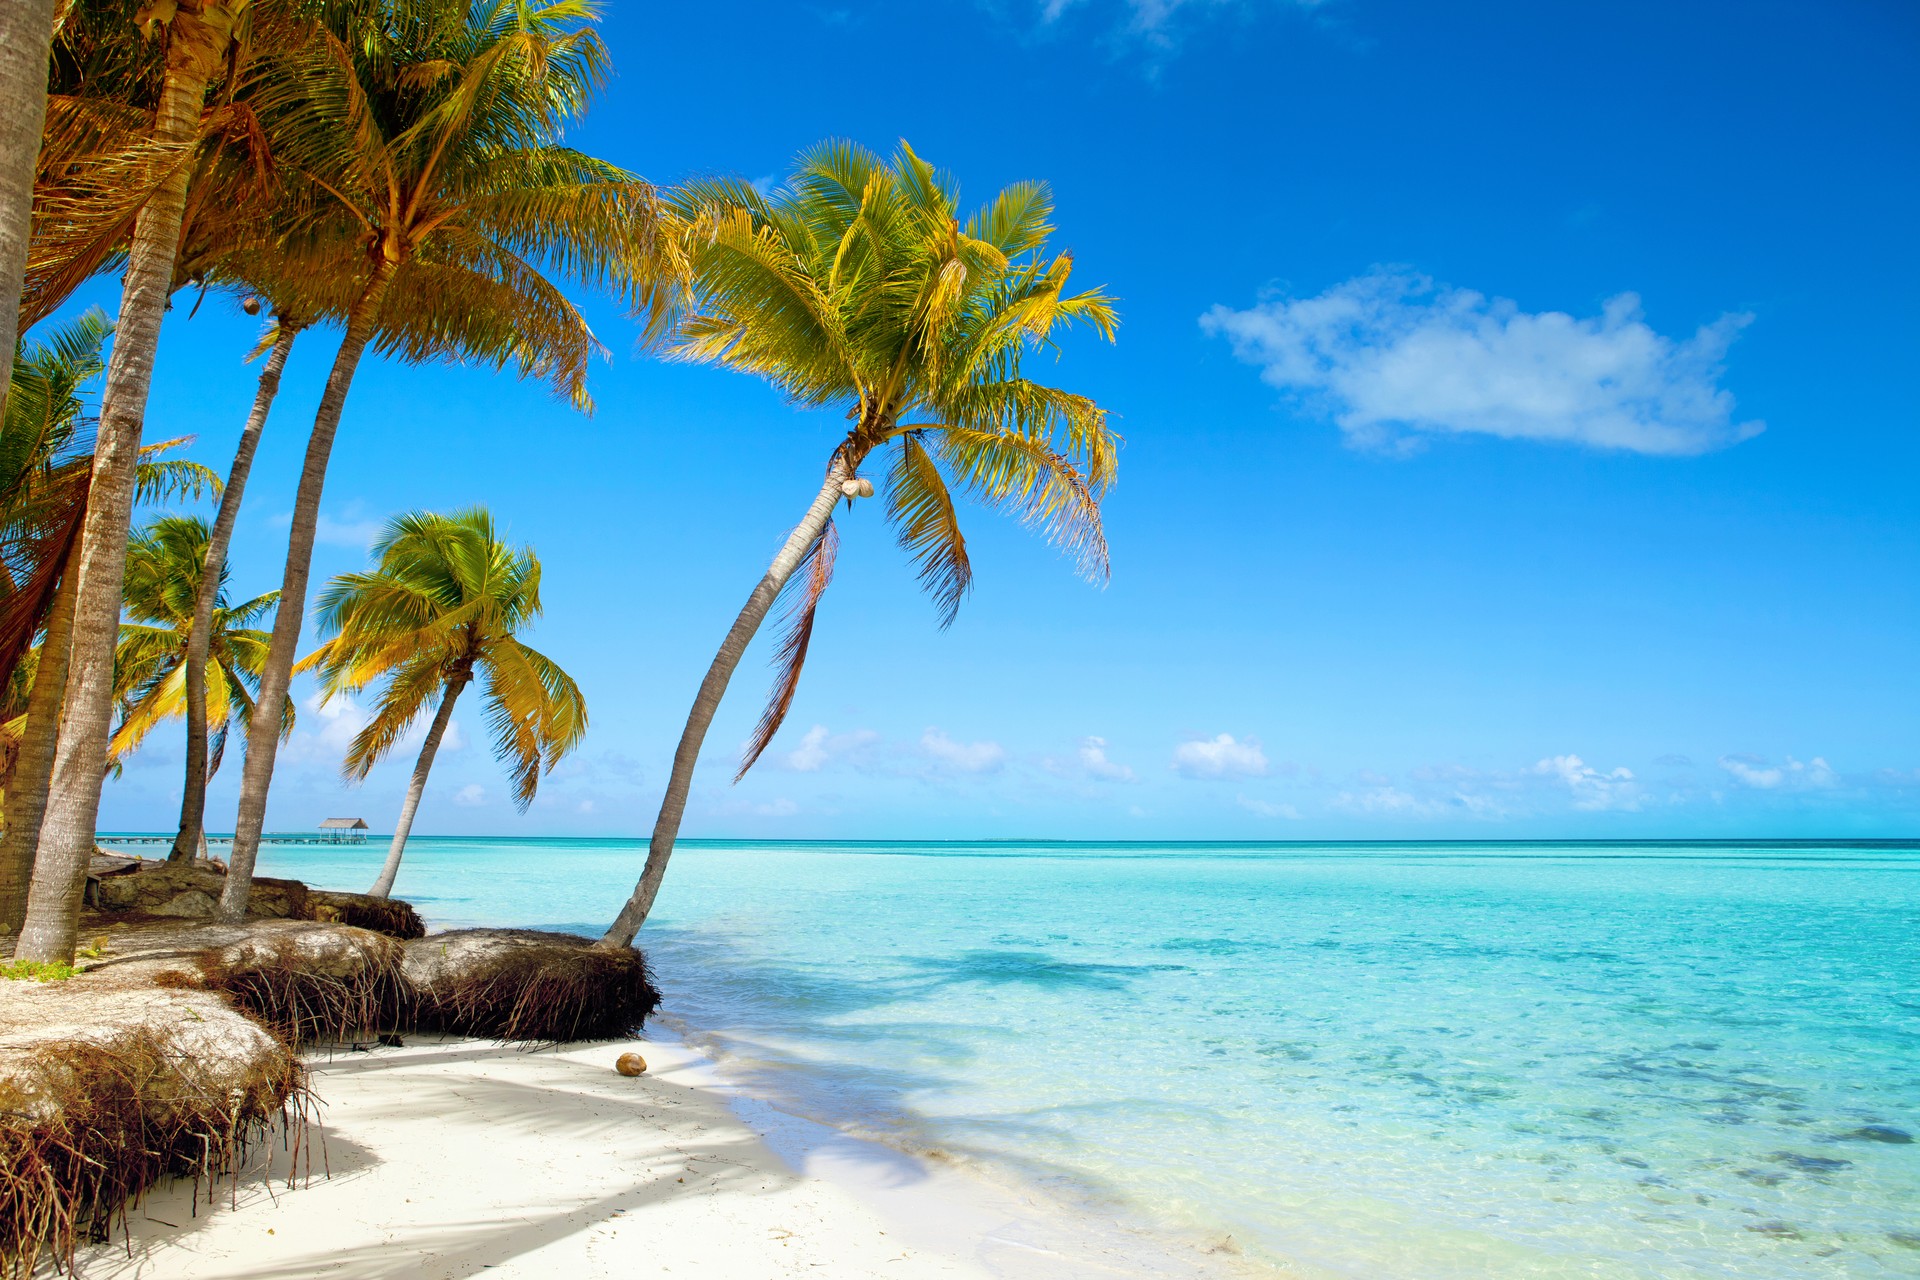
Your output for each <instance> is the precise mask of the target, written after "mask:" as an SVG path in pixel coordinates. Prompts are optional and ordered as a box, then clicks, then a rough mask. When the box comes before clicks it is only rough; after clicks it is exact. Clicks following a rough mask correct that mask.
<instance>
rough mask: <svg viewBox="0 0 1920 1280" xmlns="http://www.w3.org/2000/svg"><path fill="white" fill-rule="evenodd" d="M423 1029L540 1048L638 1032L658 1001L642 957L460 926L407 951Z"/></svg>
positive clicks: (559, 937) (526, 933)
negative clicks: (524, 1043)
mask: <svg viewBox="0 0 1920 1280" xmlns="http://www.w3.org/2000/svg"><path fill="white" fill-rule="evenodd" d="M405 972H406V975H407V977H408V979H409V980H411V982H412V983H413V987H414V992H415V999H416V1001H417V1004H416V1009H415V1013H414V1018H415V1021H416V1023H417V1024H418V1025H419V1026H421V1027H422V1028H427V1029H432V1030H437V1031H447V1032H453V1033H455V1034H458V1035H469V1036H486V1037H490V1038H492V1039H495V1040H518V1041H526V1042H530V1043H536V1044H546V1043H561V1042H565V1041H569V1040H615V1039H622V1038H625V1037H627V1036H631V1035H634V1034H636V1033H637V1032H638V1031H639V1030H640V1027H641V1024H642V1023H644V1022H645V1021H646V1019H647V1017H648V1015H649V1014H651V1013H652V1012H653V1010H654V1008H655V1006H657V1005H658V1004H659V1003H660V991H659V988H657V987H655V986H654V984H653V974H652V973H651V972H650V971H649V970H648V968H647V962H646V958H645V957H644V956H642V955H641V954H640V952H638V951H636V950H634V949H633V948H632V947H628V948H626V949H625V950H623V951H603V950H601V949H599V948H597V947H595V946H594V945H593V943H592V942H590V941H589V940H588V939H586V938H577V937H574V936H572V935H570V934H564V933H539V932H535V931H532V930H527V929H459V930H455V931H453V932H451V933H436V934H434V935H433V936H432V937H429V938H421V939H418V940H417V941H414V942H410V943H408V944H407V959H406V966H405Z"/></svg>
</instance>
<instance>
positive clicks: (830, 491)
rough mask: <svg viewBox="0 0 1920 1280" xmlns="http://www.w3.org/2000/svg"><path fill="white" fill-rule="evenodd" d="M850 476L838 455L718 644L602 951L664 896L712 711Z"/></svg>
mask: <svg viewBox="0 0 1920 1280" xmlns="http://www.w3.org/2000/svg"><path fill="white" fill-rule="evenodd" d="M851 474H852V469H851V468H850V467H849V466H848V464H847V460H846V457H845V454H844V453H841V452H837V453H835V454H834V455H833V463H832V465H830V466H829V467H828V468H827V478H826V480H825V482H824V483H822V484H821V486H820V492H819V493H818V494H816V495H815V496H814V499H813V505H812V506H810V507H808V508H807V514H806V516H805V518H804V519H802V520H801V521H800V523H799V524H797V525H795V526H794V529H793V532H792V533H790V534H788V535H787V541H786V543H785V544H784V545H783V546H782V547H781V548H780V551H779V554H777V555H775V556H774V558H773V563H772V564H770V565H768V566H767V572H766V574H765V575H764V576H762V577H761V579H760V582H759V585H757V586H755V587H754V589H753V594H752V595H750V596H748V597H747V603H746V606H745V607H744V608H742V609H741V610H740V616H739V617H737V618H735V619H734V620H733V626H732V628H731V629H729V630H728V632H727V638H726V639H725V640H723V641H721V643H720V652H718V653H716V654H714V655H713V665H712V666H710V667H708V668H707V676H706V679H704V680H702V681H701V682H700V692H699V693H698V694H696V695H695V696H694V699H693V710H692V711H691V712H690V713H688V715H687V727H686V728H685V729H683V730H681V732H680V745H679V747H678V748H676V749H675V751H674V753H673V772H672V773H671V774H669V775H668V777H667V794H666V795H665V796H663V797H662V798H661V800H660V816H659V817H658V818H656V819H654V822H653V838H652V839H651V840H650V841H649V842H648V844H647V865H646V867H645V868H644V869H643V870H642V871H641V873H640V882H639V883H638V884H636V885H635V886H634V887H633V896H632V897H630V898H628V899H627V905H626V906H624V907H622V908H620V914H619V916H618V917H616V918H615V920H614V922H613V927H612V928H610V929H608V930H607V932H606V933H605V934H604V935H603V936H602V937H601V939H600V942H599V945H600V946H602V947H605V948H608V949H611V950H618V949H620V948H622V947H630V946H632V945H633V935H634V934H636V933H638V932H640V926H641V925H642V924H644V923H645V922H646V919H647V913H648V912H649V911H652V910H653V900H654V898H655V897H656V896H657V895H658V894H659V892H660V882H661V881H662V880H663V879H665V878H666V874H667V861H668V859H670V858H672V857H673V842H674V840H675V839H676V838H677V837H678V836H679V834H680V819H681V818H682V817H683V816H684V815H685V814H686V811H687V793H688V791H689V790H690V789H691V788H692V786H693V766H694V764H695V763H696V762H697V761H698V760H699V758H700V746H701V744H702V743H704V742H705V741H706V738H707V728H708V726H709V725H711V724H712V723H713V715H714V712H716V711H718V710H719V709H720V699H721V697H722V696H723V695H724V694H725V693H726V691H727V682H728V681H729V680H731V679H732V678H733V672H734V668H736V667H738V666H739V665H740V659H741V657H742V655H744V654H745V653H746V651H747V645H748V644H749V643H750V642H751V641H752V640H753V636H754V633H755V632H757V631H758V630H760V624H761V623H762V622H764V621H766V617H767V611H768V610H770V609H772V608H773V602H774V600H775V598H777V597H778V596H779V594H780V588H782V587H784V586H785V585H786V584H787V579H788V578H790V577H792V576H793V571H794V570H795V569H797V568H799V567H800V562H801V561H802V560H803V559H805V558H806V554H807V548H808V547H811V546H812V545H813V543H814V539H816V538H818V537H819V536H820V531H821V530H822V529H824V528H826V527H827V520H828V519H829V518H830V517H831V516H832V515H833V504H834V503H836V502H838V501H839V500H840V498H841V493H840V482H841V481H842V480H845V479H846V478H847V477H848V476H850V475H851Z"/></svg>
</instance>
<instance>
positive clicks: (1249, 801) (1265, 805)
mask: <svg viewBox="0 0 1920 1280" xmlns="http://www.w3.org/2000/svg"><path fill="white" fill-rule="evenodd" d="M1233 802H1234V803H1235V804H1237V805H1239V806H1240V807H1241V808H1242V809H1245V810H1246V811H1247V812H1248V813H1257V814H1259V815H1260V816H1261V817H1263V818H1287V819H1298V818H1299V817H1300V811H1299V810H1298V809H1296V808H1294V807H1293V806H1292V805H1290V804H1279V803H1276V802H1274V801H1272V800H1261V799H1259V798H1258V797H1255V796H1247V795H1239V796H1235V797H1234V798H1233Z"/></svg>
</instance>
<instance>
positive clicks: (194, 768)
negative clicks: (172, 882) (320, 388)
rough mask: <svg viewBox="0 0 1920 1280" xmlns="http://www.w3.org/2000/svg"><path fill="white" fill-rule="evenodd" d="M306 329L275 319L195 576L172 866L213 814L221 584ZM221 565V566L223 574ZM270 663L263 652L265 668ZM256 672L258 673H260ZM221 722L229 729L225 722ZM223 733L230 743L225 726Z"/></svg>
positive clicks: (190, 850) (195, 848)
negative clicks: (277, 401) (271, 417)
mask: <svg viewBox="0 0 1920 1280" xmlns="http://www.w3.org/2000/svg"><path fill="white" fill-rule="evenodd" d="M256 305H258V304H256ZM302 327H303V326H302V324H301V322H300V321H299V320H298V319H297V318H295V317H293V316H289V315H285V314H281V315H276V316H275V317H274V324H273V328H272V331H271V332H270V333H269V335H268V338H267V343H268V344H270V345H268V346H267V360H266V364H265V365H263V366H262V367H261V370H260V385H259V387H258V389H257V390H256V391H255V392H254V397H253V409H252V411H251V412H249V413H248V414H247V421H246V425H245V426H244V427H242V428H241V430H240V442H239V444H238V445H236V446H235V448H234V451H233V465H232V466H230V467H229V468H228V469H227V484H226V488H225V490H224V491H223V492H222V493H221V494H220V509H219V511H218V512H217V513H216V514H215V515H214V520H213V527H212V528H211V529H209V530H208V531H207V538H206V545H205V549H204V559H203V561H202V563H201V566H200V568H199V569H198V570H197V571H196V572H195V573H194V575H193V577H194V580H195V582H196V583H197V584H198V586H199V591H198V595H197V596H196V598H195V600H194V606H193V613H192V616H191V618H190V619H189V624H190V625H189V628H188V631H187V647H186V652H185V654H184V655H183V656H182V659H181V664H180V678H181V681H182V687H181V702H182V705H183V706H184V707H185V708H186V717H187V777H186V785H185V786H184V787H182V788H181V791H180V827H179V831H178V832H177V834H175V836H174V839H173V849H172V851H171V852H170V853H169V854H168V855H167V858H168V860H169V861H172V862H180V861H185V860H186V859H189V858H192V857H193V856H194V855H195V854H197V853H198V852H199V850H200V844H201V833H202V831H203V830H204V828H205V824H206V815H207V780H208V779H209V778H210V777H212V775H213V773H214V772H215V771H216V770H218V768H219V767H220V766H219V763H218V760H217V759H216V760H215V761H214V762H213V763H212V765H211V767H209V762H208V755H207V752H208V724H209V719H208V713H209V708H210V697H209V689H208V683H207V657H208V654H209V652H210V650H211V647H212V644H213V639H212V637H213V631H214V627H215V625H216V624H215V619H216V617H217V616H218V614H219V613H220V603H219V599H218V596H219V591H220V584H221V582H222V581H223V580H224V579H225V577H226V571H225V566H226V562H227V547H228V544H229V543H231V542H232V540H233V526H234V523H235V522H236V521H237V520H238V519H239V518H240V501H241V498H242V497H243V496H244V495H245V494H246V489H247V477H248V475H249V474H250V473H251V472H252V470H253V455H254V453H255V451H256V450H258V449H259V447H260V436H261V434H262V433H263V432H264V431H265V430H266V426H267V415H268V413H269V412H270V411H271V410H272V408H273V401H274V397H275V396H277V395H279V393H280V375H281V371H282V370H284V369H285V368H286V365H287V357H288V355H290V354H291V353H292V351H293V340H294V339H295V338H296V337H298V336H299V333H300V330H301V328H302ZM215 566H220V568H219V570H218V571H217V572H216V571H215ZM261 598H262V599H265V597H261ZM276 598H277V597H276ZM264 659H265V653H264V650H263V651H262V664H263V665H264ZM254 674H255V675H256V676H257V675H258V670H257V669H256V670H255V672H254ZM233 709H234V710H235V711H238V712H239V713H240V714H243V715H249V714H251V712H252V705H251V704H248V705H247V706H246V707H245V708H244V709H242V708H241V707H240V706H239V705H238V704H237V703H236V704H234V706H233ZM220 723H222V724H223V726H224V721H222V722H220ZM221 735H222V740H223V741H224V737H225V729H224V727H223V728H222V730H221Z"/></svg>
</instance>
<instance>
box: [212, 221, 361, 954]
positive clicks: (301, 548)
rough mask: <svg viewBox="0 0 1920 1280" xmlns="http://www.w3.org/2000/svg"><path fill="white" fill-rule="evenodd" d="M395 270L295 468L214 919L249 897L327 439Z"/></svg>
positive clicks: (351, 320)
mask: <svg viewBox="0 0 1920 1280" xmlns="http://www.w3.org/2000/svg"><path fill="white" fill-rule="evenodd" d="M394 266H395V264H393V263H392V262H390V261H387V260H385V259H382V260H381V261H380V263H379V265H377V266H376V267H375V268H374V270H373V277H372V278H371V279H370V280H368V281H367V287H366V288H365V289H363V290H361V292H360V297H359V299H358V300H357V301H355V303H354V304H353V312H352V314H350V315H349V316H348V317H347V332H346V335H345V336H344V337H342V338H341V339H340V351H339V353H338V354H337V355H335V356H334V358H333V372H332V373H330V374H328V375H327V389H326V393H325V394H324V395H322V396H321V397H320V408H319V410H318V412H316V413H315V414H314V415H313V434H312V436H310V437H309V438H308V440H307V457H306V461H305V462H304V463H302V464H301V467H300V488H299V491H298V492H297V493H296V494H295V496H294V500H293V529H292V531H291V532H290V533H289V534H288V537H287V569H286V573H285V575H284V576H282V578H281V579H280V603H279V605H278V606H276V608H275V609H274V614H273V639H272V640H271V641H270V642H269V643H268V645H267V664H266V667H265V669H264V670H262V671H261V673H260V691H259V693H258V694H257V695H256V696H255V698H254V703H253V715H252V717H251V718H249V719H248V721H247V755H246V764H245V766H244V767H243V768H242V770H241V773H240V808H239V812H238V813H237V814H235V816H234V820H233V852H232V854H231V855H230V857H229V859H228V864H227V883H226V886H225V887H224V888H222V889H221V890H220V918H221V919H222V920H241V919H244V918H245V917H246V914H247V900H248V899H249V898H250V897H252V896H253V867H254V862H255V861H256V860H257V859H258V857H259V854H260V831H261V828H262V827H263V826H264V825H265V824H266V820H267V790H268V788H269V787H271V786H272V785H273V761H274V756H275V755H276V754H277V752H278V751H279V748H280V719H281V715H282V713H283V711H284V708H285V706H286V701H287V686H288V684H290V683H291V682H292V679H293V653H294V650H295V648H297V647H298V645H299V643H300V628H301V626H302V625H303V624H304V623H305V622H306V615H307V576H308V574H309V573H310V571H311V570H312V568H313V531H314V527H315V526H316V525H317V524H318V522H319V519H320V494H321V491H322V490H323V489H324V488H325V487H326V483H327V460H328V459H329V458H330V457H331V456H332V454H333V437H334V434H335V433H336V432H338V431H339V429H340V413H341V410H343V409H344V408H345V407H346V403H347V391H348V389H349V388H350V387H352V385H353V372H354V370H355V369H356V368H358V367H359V364H360V356H361V354H362V353H364V352H365V351H366V349H367V343H368V342H369V341H370V340H371V339H372V337H373V331H374V320H375V318H376V317H377V316H378V315H379V314H380V300H381V298H383V297H384V296H386V292H387V285H388V283H389V282H391V281H392V279H393V272H394Z"/></svg>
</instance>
